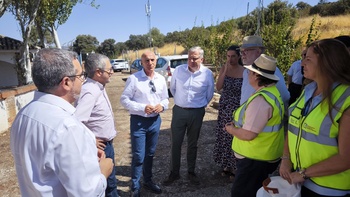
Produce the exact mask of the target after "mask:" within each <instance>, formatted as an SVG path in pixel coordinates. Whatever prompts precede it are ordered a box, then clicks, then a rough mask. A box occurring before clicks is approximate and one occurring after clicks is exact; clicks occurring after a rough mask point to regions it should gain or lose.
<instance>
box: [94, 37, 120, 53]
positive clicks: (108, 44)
mask: <svg viewBox="0 0 350 197" xmlns="http://www.w3.org/2000/svg"><path fill="white" fill-rule="evenodd" d="M97 52H98V53H101V54H104V55H106V56H108V57H109V58H114V57H115V55H116V45H115V40H114V39H111V38H110V39H107V40H105V41H103V42H102V43H101V44H100V46H98V47H97Z"/></svg>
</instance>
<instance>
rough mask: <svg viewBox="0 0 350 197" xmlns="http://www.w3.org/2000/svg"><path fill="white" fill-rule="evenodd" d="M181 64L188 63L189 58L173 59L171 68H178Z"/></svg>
mask: <svg viewBox="0 0 350 197" xmlns="http://www.w3.org/2000/svg"><path fill="white" fill-rule="evenodd" d="M181 64H187V58H184V59H176V60H171V61H170V67H171V68H176V67H177V66H179V65H181Z"/></svg>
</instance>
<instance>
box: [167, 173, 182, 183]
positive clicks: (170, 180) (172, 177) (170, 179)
mask: <svg viewBox="0 0 350 197" xmlns="http://www.w3.org/2000/svg"><path fill="white" fill-rule="evenodd" d="M179 179H180V175H179V174H178V173H174V172H171V173H170V175H169V177H168V179H166V180H165V181H163V185H165V186H168V185H171V184H172V183H173V182H174V181H176V180H179Z"/></svg>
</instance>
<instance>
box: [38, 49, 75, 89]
mask: <svg viewBox="0 0 350 197" xmlns="http://www.w3.org/2000/svg"><path fill="white" fill-rule="evenodd" d="M74 59H77V54H76V53H75V52H72V51H67V50H62V49H57V48H48V49H41V50H40V51H39V52H38V53H37V55H36V56H35V58H34V61H33V66H32V77H33V81H34V84H35V86H36V87H37V88H38V90H39V91H41V92H50V91H51V90H54V89H55V88H57V86H58V85H59V84H60V82H61V81H62V79H63V78H64V77H66V76H72V75H75V74H76V72H77V71H76V69H75V68H74V64H73V60H74Z"/></svg>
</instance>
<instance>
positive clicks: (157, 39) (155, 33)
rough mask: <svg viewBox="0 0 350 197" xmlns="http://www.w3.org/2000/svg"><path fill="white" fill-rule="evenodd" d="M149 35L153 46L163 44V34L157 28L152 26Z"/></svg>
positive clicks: (161, 45)
mask: <svg viewBox="0 0 350 197" xmlns="http://www.w3.org/2000/svg"><path fill="white" fill-rule="evenodd" d="M151 37H152V39H153V41H152V43H153V46H156V47H163V46H164V37H165V36H164V35H163V34H162V33H160V31H159V29H157V28H155V27H153V28H152V29H151Z"/></svg>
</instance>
